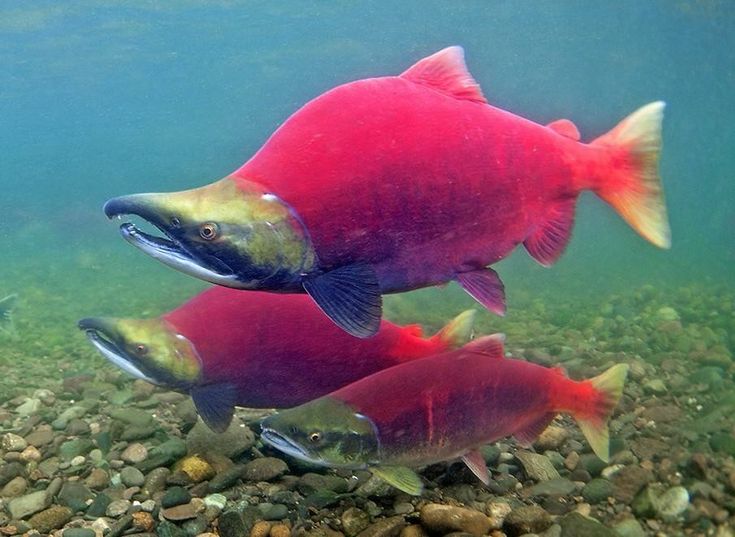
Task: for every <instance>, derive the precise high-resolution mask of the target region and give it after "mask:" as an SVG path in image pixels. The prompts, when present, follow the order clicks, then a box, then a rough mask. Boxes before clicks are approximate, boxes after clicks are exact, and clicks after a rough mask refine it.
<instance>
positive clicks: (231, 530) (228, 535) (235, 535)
mask: <svg viewBox="0 0 735 537" xmlns="http://www.w3.org/2000/svg"><path fill="white" fill-rule="evenodd" d="M266 524H268V530H270V524H269V523H266ZM218 525H219V534H220V536H221V537H243V536H244V535H247V533H246V529H245V523H244V522H243V519H242V515H240V513H239V512H237V511H234V510H230V511H225V512H223V513H222V514H221V515H220V516H219V519H218ZM267 535H268V534H267V533H266V535H265V537H267Z"/></svg>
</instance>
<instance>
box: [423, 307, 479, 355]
mask: <svg viewBox="0 0 735 537" xmlns="http://www.w3.org/2000/svg"><path fill="white" fill-rule="evenodd" d="M475 313H476V312H475V310H467V311H463V312H462V313H460V314H459V315H457V316H456V317H455V318H454V319H452V320H451V321H449V323H447V325H446V326H445V327H444V328H442V329H441V330H439V332H437V333H436V335H434V337H433V338H432V339H436V340H438V341H439V342H441V343H442V344H443V345H444V346H446V348H448V349H456V348H458V347H461V346H462V345H464V344H465V343H467V342H469V341H470V340H471V339H472V335H473V332H474V327H475Z"/></svg>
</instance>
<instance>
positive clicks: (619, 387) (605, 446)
mask: <svg viewBox="0 0 735 537" xmlns="http://www.w3.org/2000/svg"><path fill="white" fill-rule="evenodd" d="M627 376H628V364H618V365H614V366H612V367H611V368H610V369H608V370H607V371H605V372H604V373H602V374H601V375H598V376H596V377H595V378H592V379H590V380H588V381H586V382H585V383H588V384H589V385H591V387H592V389H593V391H594V393H595V395H596V397H593V399H594V400H593V402H592V404H591V405H589V406H588V407H587V408H585V409H584V411H581V412H577V413H574V418H575V419H576V420H577V423H578V424H579V428H580V429H582V433H584V437H585V438H586V439H587V441H588V442H589V443H590V446H591V447H592V450H593V451H594V452H595V453H596V454H597V456H598V457H600V458H601V459H602V460H603V461H605V462H607V460H608V459H609V458H610V434H609V431H608V429H607V420H608V419H609V418H610V415H611V414H612V412H613V410H614V409H615V407H616V406H617V404H618V401H619V400H620V396H621V395H622V394H623V385H624V384H625V378H626V377H627Z"/></svg>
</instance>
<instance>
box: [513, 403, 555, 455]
mask: <svg viewBox="0 0 735 537" xmlns="http://www.w3.org/2000/svg"><path fill="white" fill-rule="evenodd" d="M555 417H556V413H555V412H549V413H547V414H544V415H543V416H541V417H540V418H538V419H537V420H536V421H534V422H532V423H531V424H530V425H528V426H526V427H525V428H524V429H522V430H520V431H516V432H514V433H513V436H514V437H515V439H516V440H518V443H519V444H520V445H521V446H522V447H524V448H527V447H530V446H531V444H533V442H534V441H535V440H536V439H537V438H538V437H539V435H540V434H541V433H543V432H544V429H546V428H547V427H548V426H549V423H551V422H552V421H553V419H554V418H555Z"/></svg>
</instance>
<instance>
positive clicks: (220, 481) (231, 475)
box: [209, 464, 245, 492]
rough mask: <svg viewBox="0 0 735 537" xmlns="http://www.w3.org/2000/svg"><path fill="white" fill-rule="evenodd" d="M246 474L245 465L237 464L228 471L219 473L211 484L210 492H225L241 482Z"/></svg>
mask: <svg viewBox="0 0 735 537" xmlns="http://www.w3.org/2000/svg"><path fill="white" fill-rule="evenodd" d="M244 473H245V465H243V464H236V465H235V466H233V467H231V468H228V469H227V470H224V471H222V472H219V473H218V474H217V475H215V476H214V477H213V478H212V479H211V481H210V482H209V490H211V491H212V492H222V491H223V490H227V489H228V488H230V487H232V486H234V485H235V484H236V483H237V482H238V481H240V479H242V476H243V474H244Z"/></svg>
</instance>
